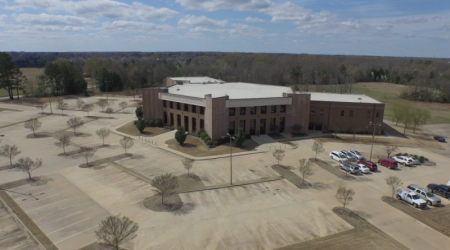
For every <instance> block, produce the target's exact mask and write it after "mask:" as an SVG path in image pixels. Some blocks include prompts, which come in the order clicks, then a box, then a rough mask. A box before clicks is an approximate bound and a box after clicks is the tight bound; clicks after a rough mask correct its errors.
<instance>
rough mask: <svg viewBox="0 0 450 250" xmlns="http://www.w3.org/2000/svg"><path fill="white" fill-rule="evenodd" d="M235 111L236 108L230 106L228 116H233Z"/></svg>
mask: <svg viewBox="0 0 450 250" xmlns="http://www.w3.org/2000/svg"><path fill="white" fill-rule="evenodd" d="M235 112H236V109H235V108H230V109H229V114H230V116H234V115H235Z"/></svg>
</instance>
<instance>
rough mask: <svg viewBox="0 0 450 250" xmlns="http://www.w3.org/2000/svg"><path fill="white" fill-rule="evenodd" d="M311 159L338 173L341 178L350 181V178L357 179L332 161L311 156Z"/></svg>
mask: <svg viewBox="0 0 450 250" xmlns="http://www.w3.org/2000/svg"><path fill="white" fill-rule="evenodd" d="M309 160H311V162H313V163H315V164H316V165H317V166H319V167H321V168H323V169H325V170H326V171H328V172H330V173H332V174H334V175H336V176H337V177H339V178H341V179H343V180H347V181H350V180H355V179H356V178H355V177H353V176H351V175H350V174H348V173H347V172H344V171H342V170H340V169H339V166H333V165H331V164H330V163H328V162H325V161H323V160H320V159H314V158H311V159H309Z"/></svg>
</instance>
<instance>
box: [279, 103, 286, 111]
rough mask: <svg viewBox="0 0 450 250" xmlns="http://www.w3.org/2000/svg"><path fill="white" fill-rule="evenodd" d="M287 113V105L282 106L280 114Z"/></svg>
mask: <svg viewBox="0 0 450 250" xmlns="http://www.w3.org/2000/svg"><path fill="white" fill-rule="evenodd" d="M285 112H286V105H281V106H280V113H285Z"/></svg>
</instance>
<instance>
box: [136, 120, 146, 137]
mask: <svg viewBox="0 0 450 250" xmlns="http://www.w3.org/2000/svg"><path fill="white" fill-rule="evenodd" d="M135 125H136V128H137V129H138V130H139V133H141V134H142V131H144V129H145V121H144V120H142V119H139V120H137V121H136V124H135Z"/></svg>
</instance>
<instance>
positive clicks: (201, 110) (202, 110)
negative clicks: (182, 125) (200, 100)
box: [200, 107, 205, 115]
mask: <svg viewBox="0 0 450 250" xmlns="http://www.w3.org/2000/svg"><path fill="white" fill-rule="evenodd" d="M200 114H201V115H204V114H205V107H200Z"/></svg>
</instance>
